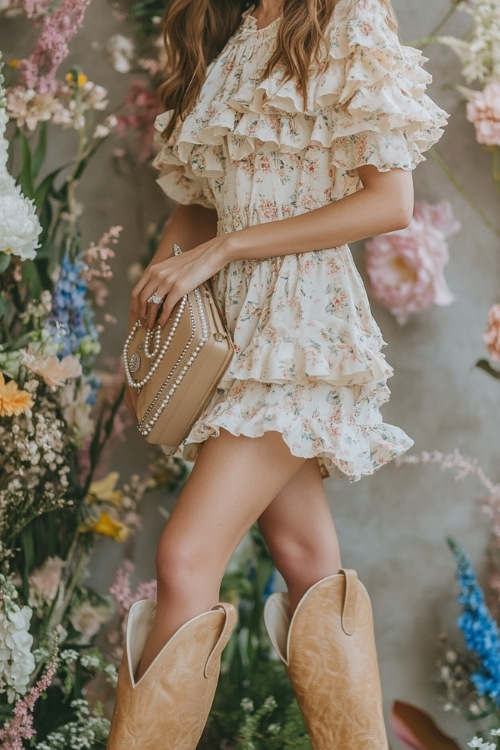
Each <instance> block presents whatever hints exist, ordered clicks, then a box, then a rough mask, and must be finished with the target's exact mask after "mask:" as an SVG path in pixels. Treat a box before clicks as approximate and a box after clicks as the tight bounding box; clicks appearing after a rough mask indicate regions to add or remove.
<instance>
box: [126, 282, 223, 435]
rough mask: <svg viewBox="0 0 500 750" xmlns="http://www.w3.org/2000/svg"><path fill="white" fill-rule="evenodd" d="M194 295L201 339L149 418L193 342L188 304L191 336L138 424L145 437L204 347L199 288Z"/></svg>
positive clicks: (193, 322) (204, 320) (193, 324)
mask: <svg viewBox="0 0 500 750" xmlns="http://www.w3.org/2000/svg"><path fill="white" fill-rule="evenodd" d="M194 294H195V300H196V307H197V308H198V314H199V316H200V319H201V339H200V341H199V343H198V344H197V346H196V347H195V349H194V350H193V351H192V353H191V355H190V356H189V358H188V360H187V362H186V364H185V365H184V367H183V368H182V370H181V371H180V372H179V373H178V375H177V377H176V379H175V381H174V382H173V384H172V385H171V387H170V389H169V391H168V393H167V394H166V395H165V397H164V398H163V401H162V402H161V403H160V405H159V406H158V407H157V408H156V411H155V413H154V414H153V416H150V414H151V411H152V410H153V409H154V408H155V405H156V403H157V400H158V399H159V398H161V396H162V394H163V392H164V390H165V388H166V387H167V386H168V385H169V382H170V381H171V380H172V378H173V377H174V375H175V372H176V370H177V369H178V367H180V365H181V364H182V361H183V358H184V356H185V354H186V352H187V351H188V350H189V346H190V344H191V343H192V340H193V338H194V336H195V332H196V319H195V316H194V311H193V309H192V307H191V304H189V313H190V320H191V336H190V338H189V340H188V342H187V344H186V346H185V347H184V349H183V350H182V353H181V355H180V356H179V358H178V359H177V361H176V363H175V365H174V367H173V368H172V370H171V372H170V374H169V377H168V378H167V380H166V381H165V383H164V384H163V385H162V387H161V388H160V391H159V393H158V394H157V395H156V397H155V398H154V399H153V401H152V402H151V404H150V405H149V407H148V409H147V410H146V413H145V414H144V416H143V417H142V419H141V421H140V422H139V424H138V426H137V427H138V430H139V432H140V433H141V435H143V436H147V435H149V434H150V433H151V431H152V429H153V427H154V426H155V424H156V422H157V421H158V419H159V418H160V416H161V414H162V412H163V410H164V409H165V407H166V406H167V405H168V403H169V402H170V400H171V399H172V397H173V396H174V394H175V392H176V390H177V388H179V387H180V385H181V384H182V381H183V380H184V378H185V376H186V374H187V372H188V371H189V369H190V367H191V366H192V364H193V362H194V361H195V359H196V358H197V356H198V355H199V353H200V352H201V350H202V349H203V347H204V345H205V344H206V343H207V341H208V335H209V329H208V322H207V318H206V315H205V308H204V307H203V300H202V296H201V292H200V290H199V288H196V289H195V290H194Z"/></svg>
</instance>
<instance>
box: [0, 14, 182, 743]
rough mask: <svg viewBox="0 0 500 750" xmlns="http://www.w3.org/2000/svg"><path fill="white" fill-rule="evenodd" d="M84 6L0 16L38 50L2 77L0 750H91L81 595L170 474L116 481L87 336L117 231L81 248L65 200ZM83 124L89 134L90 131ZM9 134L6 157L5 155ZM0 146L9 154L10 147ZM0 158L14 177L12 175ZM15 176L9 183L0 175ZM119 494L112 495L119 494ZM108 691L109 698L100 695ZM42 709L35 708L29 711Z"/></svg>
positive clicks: (95, 712)
mask: <svg viewBox="0 0 500 750" xmlns="http://www.w3.org/2000/svg"><path fill="white" fill-rule="evenodd" d="M88 4H89V0H62V2H60V3H56V4H49V3H45V2H41V1H39V2H31V1H30V0H26V2H25V3H24V4H23V5H22V4H20V3H19V4H10V3H9V4H8V5H7V6H5V5H4V4H3V5H1V6H0V14H1V13H2V12H5V13H9V14H10V13H11V11H13V10H14V9H15V10H16V12H19V13H23V14H24V15H25V16H26V17H27V18H28V19H31V20H32V22H33V24H34V27H35V29H38V30H39V37H38V40H37V41H36V43H35V46H34V49H33V52H32V53H31V55H29V56H28V57H26V58H25V59H23V60H20V61H17V62H16V64H15V65H11V66H9V67H7V68H6V69H5V77H6V78H7V81H6V80H5V78H4V77H3V75H1V73H0V76H1V77H0V227H1V228H0V291H1V296H0V342H1V343H0V440H1V442H2V457H1V459H0V565H1V569H2V574H1V575H0V744H1V745H2V747H3V748H5V750H22V748H25V747H28V746H29V747H35V748H37V750H57V749H59V748H61V750H62V749H64V750H68V749H70V748H75V749H76V748H81V747H87V748H97V747H102V745H103V744H105V741H106V737H107V733H108V729H109V720H108V718H106V716H105V715H104V711H103V704H102V697H101V696H104V697H105V696H106V695H107V692H111V691H112V689H113V685H114V683H115V681H116V667H115V665H114V664H113V663H111V662H110V660H109V658H108V657H106V656H104V654H103V652H102V651H101V650H100V649H98V648H97V647H96V646H95V645H94V642H95V639H96V636H97V635H98V634H99V633H100V631H101V630H102V628H103V625H105V624H106V623H108V622H109V621H110V618H111V617H112V614H113V606H112V600H111V597H110V596H107V595H104V594H101V593H99V592H97V591H95V590H93V589H92V588H90V587H89V586H88V585H87V583H86V575H87V572H86V571H87V564H88V561H89V559H90V555H91V552H92V549H93V546H94V543H95V541H96V539H98V538H99V537H101V538H102V537H108V538H110V539H113V540H115V541H117V542H121V541H124V540H125V539H126V538H127V537H128V536H130V535H131V534H133V533H134V531H135V530H136V529H137V527H138V526H139V516H138V512H137V511H138V507H139V504H140V502H141V499H142V497H143V495H144V493H145V492H147V491H148V490H149V489H151V488H153V487H157V486H160V485H167V484H168V485H170V486H174V485H176V484H177V482H178V481H182V479H183V478H184V477H185V468H184V466H183V465H182V466H180V467H179V466H178V465H177V464H176V463H175V462H174V463H173V462H172V461H170V460H169V459H167V458H166V457H163V458H161V457H159V458H158V459H156V461H155V462H154V464H152V466H151V468H150V470H148V472H147V473H146V475H145V476H143V477H141V476H138V475H133V476H132V477H131V478H130V479H129V480H128V482H123V481H121V482H120V478H119V476H118V474H117V472H113V471H111V472H110V471H108V468H107V465H108V460H109V453H110V450H111V449H112V448H113V447H114V446H116V444H117V443H118V442H120V441H121V440H122V439H123V433H124V430H125V428H126V427H127V426H128V424H129V423H130V420H129V418H128V415H127V411H126V410H125V408H124V406H123V404H122V397H123V384H122V383H123V378H122V376H121V372H120V369H119V368H117V366H116V363H115V362H112V363H109V367H108V369H107V370H106V369H105V366H106V362H101V363H100V366H101V368H103V369H100V370H98V369H97V366H98V357H99V354H100V348H101V345H100V336H101V333H102V331H103V330H104V328H105V326H108V325H111V324H112V323H113V319H112V317H111V316H110V315H108V314H107V313H106V311H105V303H106V298H107V293H108V283H109V281H110V279H111V278H112V270H111V265H110V264H111V262H112V259H113V257H114V254H115V248H116V245H117V243H118V241H119V237H120V231H121V228H120V227H111V228H110V229H109V230H108V231H106V232H104V234H103V236H102V237H101V239H100V240H98V241H97V242H91V243H90V244H89V245H88V246H85V245H84V244H83V243H82V240H81V221H82V207H81V206H80V204H79V202H78V198H77V195H78V186H79V183H80V181H81V180H82V178H83V177H84V175H85V170H86V167H87V165H88V163H89V161H90V159H91V158H92V157H93V155H94V154H95V153H96V152H97V150H98V148H99V147H100V145H101V144H102V143H103V141H104V140H105V139H106V138H107V137H108V136H109V135H110V133H111V132H112V130H113V128H114V126H115V122H116V121H115V119H114V115H109V114H107V113H106V110H107V107H108V103H107V92H106V91H105V89H104V88H102V87H101V86H99V85H97V84H94V83H92V82H90V81H88V79H87V77H86V76H85V74H84V73H83V72H82V71H81V70H80V69H79V68H72V69H71V70H70V71H68V72H67V73H66V74H65V75H64V77H63V78H62V79H61V78H59V77H58V70H59V66H60V64H61V63H62V61H63V60H64V58H65V55H66V53H67V50H68V43H69V41H70V40H71V38H72V36H73V35H74V33H75V32H76V30H77V28H78V26H79V25H80V24H81V22H82V19H83V16H84V13H85V10H86V8H87V6H88ZM96 118H98V122H97V123H96ZM59 127H62V128H67V129H72V130H73V131H74V134H75V135H74V143H75V149H74V157H73V159H72V160H71V163H70V164H61V165H59V166H58V167H57V168H56V169H52V170H51V171H49V169H48V168H47V164H46V152H47V143H48V141H49V139H50V137H51V134H52V132H53V129H57V128H59ZM7 133H9V141H10V144H9V142H8V141H7ZM9 145H10V147H9ZM10 158H12V162H10ZM9 163H14V164H18V165H19V172H18V175H17V179H16V178H15V177H14V176H13V175H11V173H10V172H9V170H8V164H9ZM120 485H121V486H120ZM106 684H107V687H106ZM42 697H43V698H44V701H43V709H41V708H40V705H41V700H40V699H41V698H42Z"/></svg>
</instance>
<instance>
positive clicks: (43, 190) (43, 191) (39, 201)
mask: <svg viewBox="0 0 500 750" xmlns="http://www.w3.org/2000/svg"><path fill="white" fill-rule="evenodd" d="M65 168H66V165H65V166H63V167H59V168H58V169H54V171H53V172H50V174H48V175H47V176H46V177H44V178H43V180H42V182H41V183H40V184H39V186H38V187H37V189H36V190H35V196H34V198H35V203H36V205H37V207H38V208H39V209H42V208H43V206H44V205H45V202H46V201H47V198H48V196H49V194H52V193H54V191H55V189H54V181H55V179H56V177H57V175H58V174H59V173H60V172H62V170H63V169H65Z"/></svg>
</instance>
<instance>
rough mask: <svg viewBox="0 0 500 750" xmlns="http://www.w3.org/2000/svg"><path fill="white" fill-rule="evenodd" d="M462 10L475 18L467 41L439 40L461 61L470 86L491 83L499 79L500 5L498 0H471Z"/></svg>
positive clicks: (450, 38)
mask: <svg viewBox="0 0 500 750" xmlns="http://www.w3.org/2000/svg"><path fill="white" fill-rule="evenodd" d="M460 9H461V10H463V11H464V12H465V13H468V14H469V15H470V16H471V17H472V19H473V27H472V31H471V34H470V37H469V38H468V39H467V41H464V40H461V39H457V38H456V37H453V36H443V37H440V38H439V41H440V42H442V43H443V44H445V45H446V46H448V47H450V48H451V49H452V50H453V51H454V52H455V53H456V54H457V55H458V57H459V58H460V61H461V63H462V75H463V76H464V78H465V80H466V81H467V82H468V83H471V82H472V81H478V82H479V83H481V84H483V85H484V84H487V83H492V82H494V81H498V79H499V78H500V3H499V2H498V0H469V2H467V3H461V5H460Z"/></svg>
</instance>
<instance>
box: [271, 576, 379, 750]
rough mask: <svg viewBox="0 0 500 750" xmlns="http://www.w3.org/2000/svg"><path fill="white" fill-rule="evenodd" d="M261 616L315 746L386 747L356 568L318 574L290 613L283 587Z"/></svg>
mask: <svg viewBox="0 0 500 750" xmlns="http://www.w3.org/2000/svg"><path fill="white" fill-rule="evenodd" d="M264 619H265V623H266V627H267V630H268V633H269V636H270V638H271V641H272V643H273V645H274V647H275V649H276V651H277V652H278V654H279V656H280V658H281V660H282V661H283V663H284V664H285V669H286V671H287V674H288V676H289V678H290V682H291V683H292V687H293V689H294V692H295V695H296V696H297V701H298V704H299V707H300V710H301V711H302V715H303V717H304V722H305V724H306V727H307V731H308V733H309V737H310V739H311V745H312V747H313V750H388V744H387V735H386V732H385V726H384V717H383V713H382V693H381V688H380V678H379V672H378V664H377V654H376V650H375V639H374V634H373V619H372V609H371V604H370V599H369V598H368V594H367V593H366V589H365V587H364V586H363V584H362V583H360V582H359V581H358V576H357V574H356V571H354V570H341V572H340V573H339V574H338V575H333V576H330V577H329V578H324V579H323V580H322V581H319V582H318V583H316V584H315V585H314V586H312V587H311V588H310V589H309V591H307V592H306V593H305V594H304V596H303V597H302V599H301V600H300V602H299V605H298V607H297V609H296V611H295V613H294V615H293V617H292V619H291V621H290V614H289V607H288V594H281V593H279V594H272V595H271V596H270V597H269V599H268V600H267V602H266V606H265V610H264Z"/></svg>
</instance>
